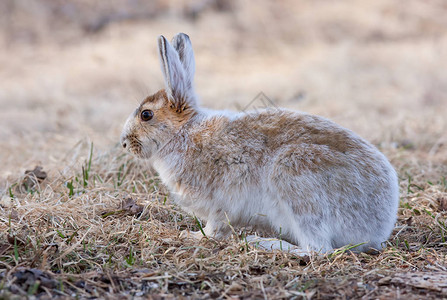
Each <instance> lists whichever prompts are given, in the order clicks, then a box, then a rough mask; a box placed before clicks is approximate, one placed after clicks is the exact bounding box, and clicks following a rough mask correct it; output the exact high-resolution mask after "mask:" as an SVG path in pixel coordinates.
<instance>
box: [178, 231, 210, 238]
mask: <svg viewBox="0 0 447 300" xmlns="http://www.w3.org/2000/svg"><path fill="white" fill-rule="evenodd" d="M180 237H183V238H188V239H195V240H201V239H202V238H204V237H205V236H204V235H203V233H202V232H201V231H189V230H183V231H182V232H181V233H180Z"/></svg>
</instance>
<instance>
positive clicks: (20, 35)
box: [0, 0, 447, 178]
mask: <svg viewBox="0 0 447 300" xmlns="http://www.w3.org/2000/svg"><path fill="white" fill-rule="evenodd" d="M446 16H447V1H444V0H425V1H422V0H407V1H399V0H386V1H385V0H364V1H354V0H352V1H347V0H345V1H331V0H300V1H292V0H280V1H267V0H258V1H235V0H194V1H193V0H191V1H167V0H158V1H144V0H113V1H98V0H76V1H75V0H2V1H1V2H0V166H1V168H0V178H7V177H8V176H11V175H16V174H22V173H23V170H25V169H26V168H33V167H34V165H36V164H40V165H43V166H44V167H45V168H46V169H52V168H55V169H57V168H60V167H61V166H60V162H61V161H63V159H64V158H66V156H67V155H68V153H70V151H71V149H73V147H75V145H76V144H77V143H79V142H80V141H87V142H93V143H94V145H95V149H98V151H107V150H108V149H110V148H111V147H114V146H116V145H117V143H118V140H119V135H120V132H121V128H122V125H123V123H124V121H125V120H126V118H127V116H128V115H129V114H130V113H131V112H132V111H133V110H134V109H135V107H136V106H137V105H138V103H139V102H140V101H141V100H142V99H144V97H145V96H146V95H148V94H151V93H154V92H156V91H157V90H159V89H161V88H163V80H162V75H161V71H160V68H159V62H158V57H157V37H158V35H160V34H163V35H165V36H166V37H167V38H168V39H171V38H172V36H173V35H174V34H175V33H177V32H185V33H187V34H188V35H189V36H190V38H191V40H192V43H193V46H194V50H195V55H196V89H197V92H198V94H199V96H200V99H201V103H202V105H204V106H207V107H211V108H215V109H233V110H238V109H240V108H241V107H244V106H245V105H247V104H248V103H250V101H251V100H252V99H253V98H254V97H256V95H258V93H259V92H263V93H264V94H265V95H266V96H268V97H269V98H270V99H272V100H273V101H275V103H276V104H277V105H279V106H283V107H287V108H291V109H297V110H303V111H306V112H309V113H313V114H320V115H323V116H325V117H328V118H331V119H333V120H334V121H336V122H338V123H340V124H341V125H343V126H345V127H348V128H350V129H352V130H354V131H356V132H358V133H359V134H360V135H361V136H363V137H365V138H366V139H367V140H369V141H371V142H373V143H374V144H375V145H377V146H379V147H380V148H381V150H382V151H384V152H385V154H387V155H388V156H389V157H390V158H391V160H392V162H393V163H394V164H395V165H398V166H399V164H402V163H400V157H401V153H402V151H410V152H409V156H407V157H410V160H408V159H407V160H406V161H405V163H408V161H414V163H415V164H420V165H425V164H426V162H429V164H431V165H432V164H435V165H436V164H438V165H443V164H444V165H445V164H446V156H447V155H446V152H447V150H446V149H445V148H446V139H447V136H446V132H447V121H446V116H447V108H446V107H447V71H446V70H447V18H446ZM402 149H403V150H402Z"/></svg>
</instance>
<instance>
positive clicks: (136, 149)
mask: <svg viewBox="0 0 447 300" xmlns="http://www.w3.org/2000/svg"><path fill="white" fill-rule="evenodd" d="M128 143H129V146H128V147H127V150H128V151H129V152H130V153H132V154H135V155H137V156H141V155H142V152H143V143H142V142H141V141H140V140H139V139H137V138H133V139H129V141H128Z"/></svg>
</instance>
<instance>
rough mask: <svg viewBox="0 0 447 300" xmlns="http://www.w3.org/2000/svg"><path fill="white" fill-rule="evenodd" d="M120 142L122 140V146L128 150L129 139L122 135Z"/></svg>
mask: <svg viewBox="0 0 447 300" xmlns="http://www.w3.org/2000/svg"><path fill="white" fill-rule="evenodd" d="M120 140H121V146H123V148H124V149H126V147H127V143H128V140H127V137H126V136H125V135H122V136H121V138H120Z"/></svg>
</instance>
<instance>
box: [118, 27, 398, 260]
mask: <svg viewBox="0 0 447 300" xmlns="http://www.w3.org/2000/svg"><path fill="white" fill-rule="evenodd" d="M158 50H159V58H160V61H161V69H162V72H163V76H164V79H165V83H166V86H165V89H162V90H160V91H158V92H157V93H155V94H154V95H151V96H148V97H147V98H146V99H145V100H144V101H143V102H142V103H141V104H140V106H139V107H138V108H137V109H136V110H135V111H134V112H133V113H132V114H131V115H130V116H129V118H128V119H127V122H126V124H125V126H124V129H123V133H122V135H121V144H122V146H123V147H124V148H126V149H127V150H128V151H130V152H131V153H133V154H134V155H136V156H137V157H139V158H144V159H149V160H150V162H151V164H152V166H153V167H154V169H155V170H156V171H157V172H158V174H159V176H160V178H161V180H162V182H163V183H164V184H165V185H166V186H167V187H168V188H169V190H170V192H171V193H172V195H173V196H174V201H175V202H176V203H177V204H178V205H179V206H180V207H182V208H183V209H184V210H185V211H186V212H188V213H191V214H194V215H195V216H197V217H199V218H201V219H203V220H206V222H207V223H206V226H205V228H204V232H205V234H206V235H207V236H210V237H214V238H216V239H223V238H226V237H227V236H228V235H230V234H231V228H230V226H229V224H230V225H231V226H235V227H236V226H252V227H254V228H258V229H262V230H270V231H272V230H273V231H274V232H277V233H278V234H279V233H280V235H281V236H282V238H283V239H285V240H287V241H290V242H292V243H294V244H298V245H299V246H300V247H302V248H303V249H306V250H308V251H321V252H327V251H330V250H331V249H334V248H338V247H342V246H345V245H348V244H351V245H357V244H361V245H359V246H358V247H357V248H356V249H355V250H356V251H369V250H371V249H381V248H382V243H383V242H385V241H386V240H387V239H388V238H389V236H390V234H391V231H392V230H393V227H394V223H395V221H396V215H397V208H398V202H399V188H398V180H397V176H396V172H395V171H394V169H393V167H392V166H391V164H390V163H389V162H388V160H387V159H386V157H385V156H384V155H383V154H382V153H381V152H379V151H378V150H377V149H376V148H375V147H374V146H372V145H371V144H370V143H368V142H366V141H365V140H363V139H362V138H360V137H359V136H358V135H356V134H355V133H353V132H352V131H350V130H348V129H345V128H343V127H341V126H339V125H337V124H335V123H333V122H331V121H329V120H327V119H325V118H323V117H319V116H314V115H309V114H306V113H302V112H297V111H290V110H286V109H266V110H263V111H254V112H247V113H231V112H227V111H225V112H221V111H213V110H208V109H205V108H202V107H200V106H199V104H198V100H197V96H196V93H195V91H194V84H193V79H194V73H195V60H194V54H193V49H192V45H191V42H190V39H189V37H188V36H187V35H186V34H183V33H179V34H177V35H176V36H175V37H174V38H173V39H172V41H171V43H169V42H168V41H167V40H166V38H165V37H163V36H160V37H159V38H158Z"/></svg>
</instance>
